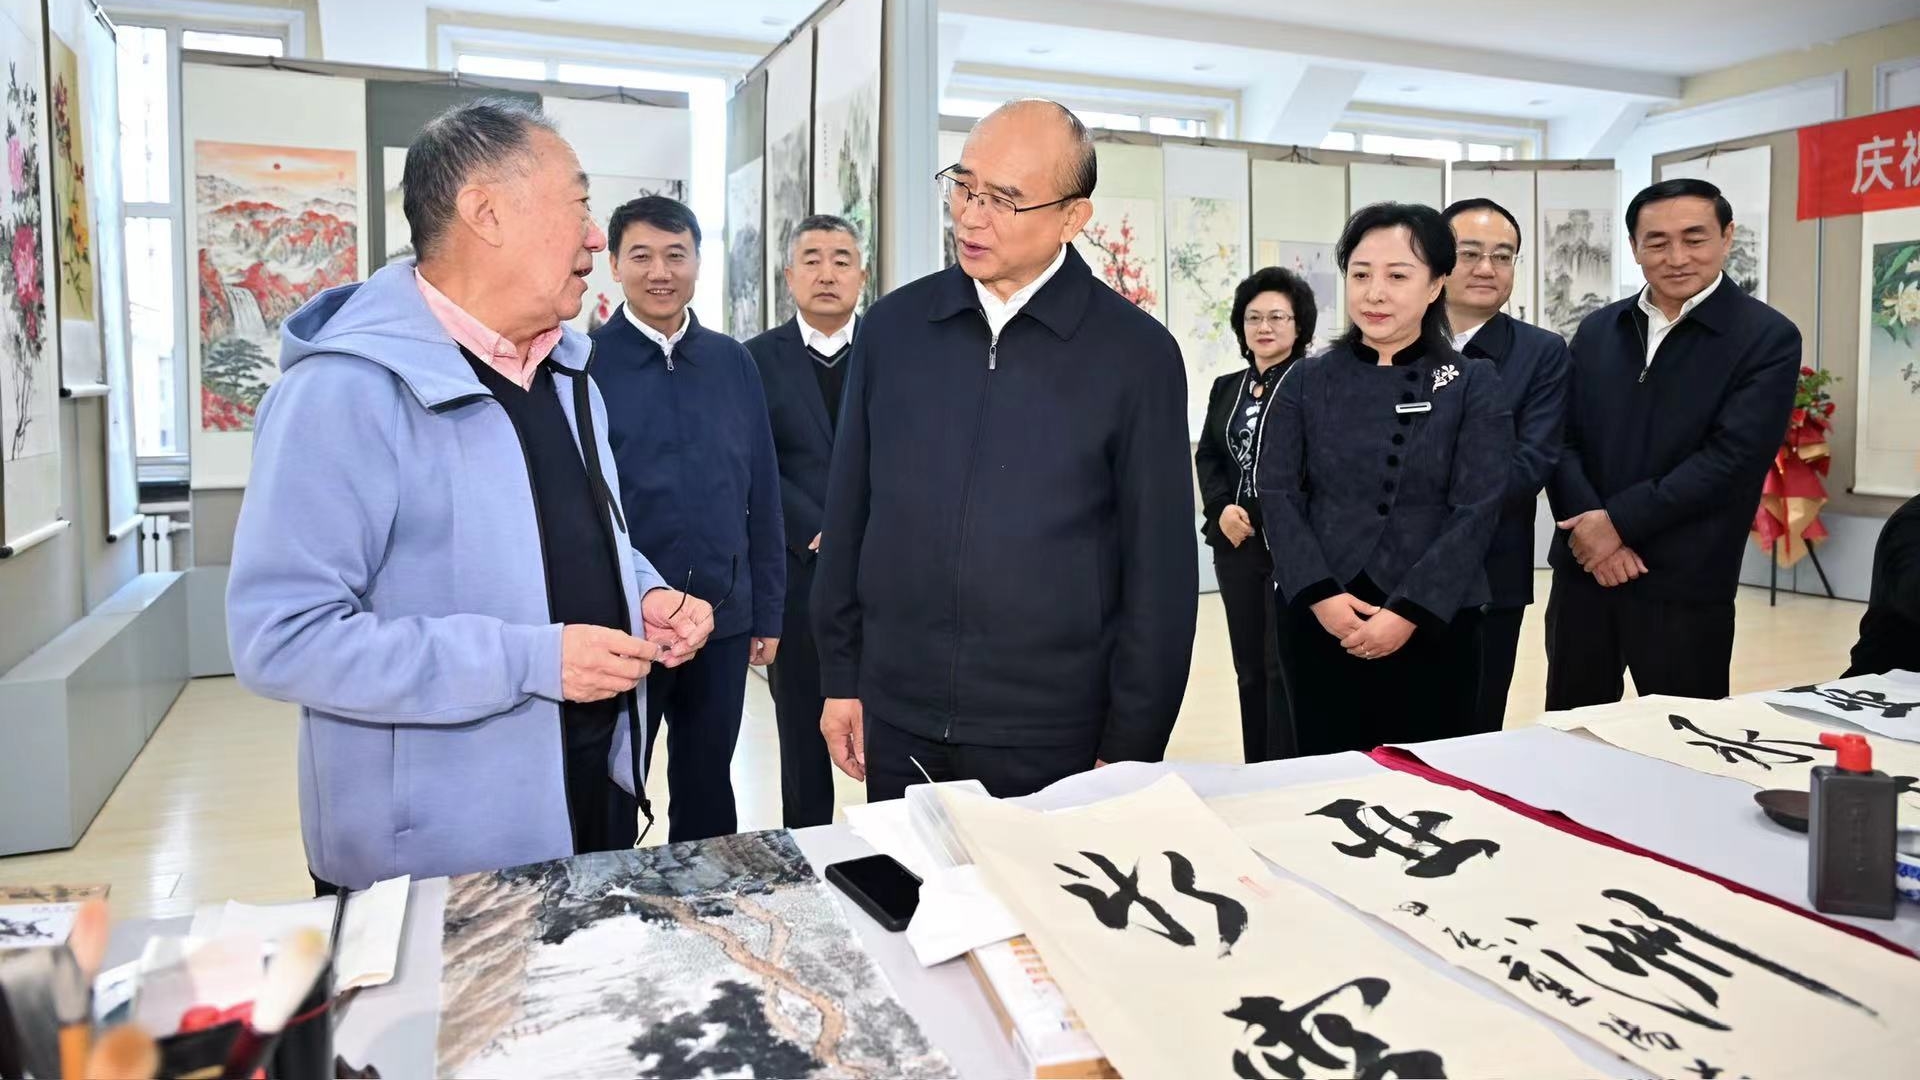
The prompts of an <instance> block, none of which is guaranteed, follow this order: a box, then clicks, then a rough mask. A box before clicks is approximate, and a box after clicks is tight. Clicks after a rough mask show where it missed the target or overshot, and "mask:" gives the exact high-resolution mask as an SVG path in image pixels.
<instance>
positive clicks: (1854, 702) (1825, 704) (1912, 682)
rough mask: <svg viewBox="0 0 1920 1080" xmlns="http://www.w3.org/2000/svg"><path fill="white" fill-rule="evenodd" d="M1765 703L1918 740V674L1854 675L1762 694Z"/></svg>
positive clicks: (1910, 740)
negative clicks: (1806, 711) (1802, 710)
mask: <svg viewBox="0 0 1920 1080" xmlns="http://www.w3.org/2000/svg"><path fill="white" fill-rule="evenodd" d="M1762 698H1763V700H1765V701H1766V702H1767V703H1768V704H1769V705H1779V706H1783V707H1785V708H1789V709H1806V710H1808V711H1810V712H1816V713H1819V714H1820V715H1822V716H1830V717H1832V718H1833V719H1835V720H1844V721H1846V722H1847V723H1849V724H1853V725H1855V726H1857V727H1863V728H1866V729H1867V730H1868V731H1871V732H1874V733H1876V734H1879V735H1885V736H1886V737H1887V738H1889V739H1903V740H1905V741H1907V742H1920V674H1916V673H1914V672H1911V671H1890V672H1888V673H1887V674H1885V675H1855V676H1854V677H1853V678H1851V679H1836V680H1834V681H1833V682H1827V683H1820V684H1819V685H1817V686H1795V687H1790V688H1788V689H1786V690H1775V691H1773V692H1772V693H1769V694H1764V695H1762Z"/></svg>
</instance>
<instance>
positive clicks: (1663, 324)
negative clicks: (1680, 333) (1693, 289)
mask: <svg viewBox="0 0 1920 1080" xmlns="http://www.w3.org/2000/svg"><path fill="white" fill-rule="evenodd" d="M1726 279H1727V275H1726V274H1724V273H1723V274H1721V275H1720V276H1719V277H1716V278H1714V279H1713V284H1711V285H1708V286H1707V287H1706V288H1704V289H1701V290H1700V291H1699V292H1697V293H1694V294H1693V295H1692V296H1690V297H1688V298H1687V302H1686V303H1684V304H1681V305H1680V315H1679V317H1678V318H1675V319H1673V320H1671V321H1669V320H1668V319H1667V315H1666V312H1664V311H1661V310H1660V309H1659V307H1657V306H1655V304H1654V302H1653V300H1652V299H1651V297H1652V296H1653V286H1651V285H1648V286H1647V287H1645V288H1643V289H1641V290H1640V310H1641V311H1644V312H1646V313H1647V357H1646V362H1645V363H1644V364H1643V365H1642V367H1641V370H1643V371H1644V370H1646V369H1647V368H1650V367H1652V366H1653V354H1654V353H1656V352H1659V351H1660V343H1661V342H1663V341H1665V340H1667V335H1668V334H1670V333H1672V332H1673V328H1674V327H1676V326H1678V325H1680V320H1681V319H1684V318H1686V317H1687V315H1688V314H1689V313H1690V312H1692V311H1693V309H1694V308H1697V307H1699V306H1700V304H1701V302H1702V301H1704V300H1705V299H1706V298H1707V297H1709V296H1712V295H1713V290H1715V289H1717V288H1719V287H1720V283H1721V282H1722V281H1725V280H1726Z"/></svg>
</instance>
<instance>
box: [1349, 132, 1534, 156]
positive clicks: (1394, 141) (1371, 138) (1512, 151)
mask: <svg viewBox="0 0 1920 1080" xmlns="http://www.w3.org/2000/svg"><path fill="white" fill-rule="evenodd" d="M1320 149H1322V150H1347V151H1359V152H1361V153H1367V154H1391V155H1394V156H1397V157H1409V158H1433V159H1435V160H1438V161H1449V162H1451V161H1512V160H1513V159H1514V158H1517V157H1520V156H1521V154H1520V152H1519V151H1520V146H1519V144H1517V143H1513V142H1482V141H1468V140H1465V139H1449V138H1440V137H1434V136H1423V135H1415V134H1409V133H1399V132H1384V131H1367V130H1359V131H1354V130H1346V129H1342V128H1335V129H1334V130H1332V131H1329V132H1327V135H1326V138H1324V139H1321V140H1320Z"/></svg>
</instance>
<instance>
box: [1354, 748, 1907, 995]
mask: <svg viewBox="0 0 1920 1080" xmlns="http://www.w3.org/2000/svg"><path fill="white" fill-rule="evenodd" d="M1367 756H1368V757H1370V758H1372V759H1373V760H1374V761H1375V762H1376V763H1378V764H1380V765H1382V766H1384V767H1386V768H1389V769H1392V770H1394V771H1395V772H1403V773H1411V774H1412V775H1414V776H1417V777H1419V778H1421V779H1422V780H1427V781H1430V782H1432V783H1435V784H1441V785H1444V786H1446V787H1450V788H1459V789H1460V790H1461V791H1471V792H1473V793H1474V794H1475V795H1478V796H1480V797H1481V798H1483V799H1486V800H1488V801H1489V802H1493V803H1498V804H1499V805H1501V806H1503V807H1505V808H1507V809H1508V810H1511V811H1513V812H1514V813H1516V814H1519V815H1520V816H1521V817H1524V818H1527V819H1529V820H1532V821H1537V822H1539V823H1540V824H1542V825H1545V826H1548V827H1549V828H1553V829H1558V830H1559V831H1561V832H1563V833H1568V834H1570V835H1573V836H1577V837H1579V838H1581V839H1582V840H1589V841H1592V842H1593V843H1596V844H1599V845H1601V846H1602V847H1610V848H1612V849H1614V850H1615V851H1624V852H1626V853H1628V854H1629V855H1638V856H1640V857H1642V858H1646V859H1652V860H1653V861H1655V862H1658V863H1664V864H1665V865H1667V866H1671V867H1673V868H1674V869H1676V870H1685V871H1686V872H1687V873H1689V874H1693V875H1694V876H1696V877H1702V878H1705V879H1707V880H1708V881H1711V882H1713V883H1714V884H1715V885H1719V886H1721V887H1722V888H1726V889H1731V890H1733V891H1734V892H1737V893H1739V894H1741V895H1742V896H1751V897H1753V898H1754V899H1755V900H1760V901H1763V902H1765V903H1769V904H1772V905H1773V906H1774V907H1777V908H1779V909H1781V910H1782V911H1791V912H1793V913H1794V914H1795V915H1799V916H1801V917H1803V918H1807V919H1812V920H1813V921H1814V922H1817V923H1820V924H1821V925H1823V926H1827V927H1831V928H1832V929H1834V930H1838V931H1840V932H1841V933H1843V934H1850V935H1852V936H1854V937H1857V938H1859V939H1860V940H1862V941H1871V942H1873V943H1874V944H1875V945H1878V946H1880V947H1881V948H1884V949H1886V950H1888V951H1890V952H1895V953H1899V954H1900V955H1901V956H1905V957H1908V958H1909V959H1920V957H1916V956H1914V953H1913V950H1911V949H1909V948H1907V947H1906V946H1904V945H1901V944H1898V943H1897V942H1892V941H1888V940H1887V939H1886V938H1883V937H1881V936H1880V935H1878V934H1876V933H1874V932H1873V931H1871V930H1867V929H1864V928H1862V927H1858V926H1854V925H1853V924H1851V923H1843V922H1837V921H1835V920H1833V919H1829V918H1827V917H1826V916H1825V915H1822V914H1820V913H1819V912H1816V911H1808V910H1807V909H1806V908H1803V907H1801V906H1799V905H1798V904H1793V903H1789V902H1787V901H1785V900H1782V899H1780V898H1779V897H1777V896H1774V895H1772V894H1771V893H1764V892H1761V891H1760V890H1758V889H1755V888H1752V887H1751V886H1747V885H1742V884H1741V883H1739V882H1737V881H1730V880H1728V879H1726V878H1723V877H1721V876H1720V875H1718V874H1712V873H1708V872H1707V871H1705V870H1702V869H1700V868H1699V867H1697V866H1691V865H1688V864H1687V863H1683V862H1681V861H1680V860H1678V859H1673V858H1669V857H1667V856H1665V855H1662V854H1660V853H1659V852H1657V851H1649V850H1647V849H1646V848H1643V847H1641V846H1639V845H1638V844H1630V843H1628V842H1627V841H1625V840H1622V839H1620V838H1619V837H1617V836H1615V835H1613V834H1612V833H1604V832H1601V831H1600V830H1599V829H1595V828H1592V827H1590V826H1586V825H1582V824H1580V823H1579V822H1577V821H1575V820H1573V819H1572V818H1570V817H1568V816H1567V815H1565V814H1563V813H1561V812H1560V811H1558V810H1542V809H1541V808H1539V807H1537V806H1534V805H1532V804H1531V803H1523V802H1521V801H1520V800H1519V799H1516V798H1514V797H1513V796H1511V795H1502V794H1501V793H1500V792H1498V791H1494V790H1493V789H1492V788H1487V787H1482V786H1481V785H1479V784H1476V783H1474V782H1473V781H1471V780H1465V779H1462V778H1460V777H1458V776H1455V775H1453V774H1452V773H1450V772H1445V771H1443V770H1440V769H1436V768H1434V767H1433V766H1431V765H1429V764H1427V763H1426V762H1424V761H1421V760H1420V758H1419V757H1418V756H1417V755H1416V754H1414V753H1413V751H1411V750H1407V749H1404V748H1402V747H1398V746H1382V747H1377V748H1375V749H1374V750H1372V751H1371V752H1369V753H1368V754H1367ZM1887 887H1888V888H1889V889H1891V888H1892V887H1893V883H1892V882H1888V883H1887Z"/></svg>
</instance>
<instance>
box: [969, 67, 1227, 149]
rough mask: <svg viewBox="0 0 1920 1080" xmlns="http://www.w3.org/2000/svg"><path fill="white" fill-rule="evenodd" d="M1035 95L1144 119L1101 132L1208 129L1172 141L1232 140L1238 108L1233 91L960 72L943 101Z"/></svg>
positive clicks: (1075, 108) (1042, 74)
mask: <svg viewBox="0 0 1920 1080" xmlns="http://www.w3.org/2000/svg"><path fill="white" fill-rule="evenodd" d="M1035 95H1039V96H1041V97H1046V98H1050V99H1052V100H1054V101H1057V102H1059V103H1060V104H1062V105H1065V106H1066V107H1067V108H1069V109H1072V110H1073V111H1074V112H1075V113H1113V114H1118V115H1132V116H1137V117H1139V119H1140V126H1139V127H1138V128H1100V129H1099V130H1102V131H1128V132H1151V131H1152V125H1153V121H1154V120H1156V119H1166V120H1175V121H1189V122H1198V123H1199V124H1201V125H1203V130H1202V131H1201V133H1200V134H1199V135H1185V136H1183V135H1171V136H1167V137H1169V138H1201V139H1206V138H1213V139H1227V138H1232V137H1233V133H1234V131H1235V127H1234V125H1235V124H1236V122H1237V120H1236V116H1237V112H1238V106H1239V102H1238V99H1237V98H1236V97H1235V96H1234V95H1233V94H1232V93H1231V92H1228V91H1222V92H1221V93H1220V94H1219V95H1218V96H1215V95H1209V94H1190V93H1176V92H1172V91H1167V92H1161V91H1154V90H1148V89H1140V88H1134V89H1116V88H1109V87H1104V86H1096V85H1093V84H1090V83H1081V82H1074V81H1072V80H1070V79H1062V78H1061V77H1060V73H1058V72H1034V73H1033V77H1031V78H1027V77H1021V78H1006V77H1003V76H1000V75H984V74H969V73H967V72H964V71H956V72H955V73H954V74H953V77H952V78H951V79H950V80H948V83H947V85H946V86H945V87H943V88H942V89H941V92H940V97H941V99H942V100H943V101H944V100H948V99H954V98H958V99H968V100H975V101H1011V100H1013V99H1014V98H1020V97H1033V96H1035ZM941 113H942V115H960V114H949V113H947V112H946V111H945V110H944V109H942V110H941ZM1089 126H1091V125H1089Z"/></svg>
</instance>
